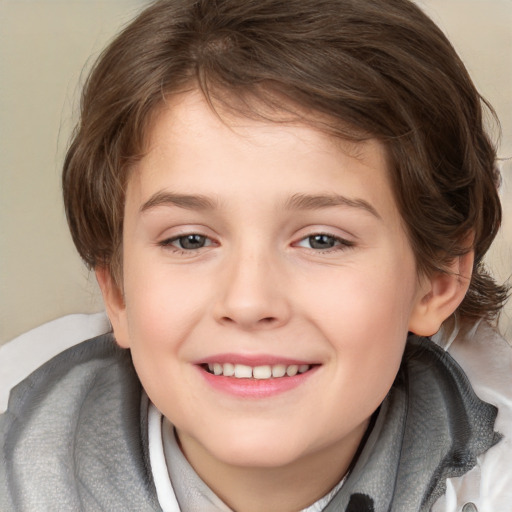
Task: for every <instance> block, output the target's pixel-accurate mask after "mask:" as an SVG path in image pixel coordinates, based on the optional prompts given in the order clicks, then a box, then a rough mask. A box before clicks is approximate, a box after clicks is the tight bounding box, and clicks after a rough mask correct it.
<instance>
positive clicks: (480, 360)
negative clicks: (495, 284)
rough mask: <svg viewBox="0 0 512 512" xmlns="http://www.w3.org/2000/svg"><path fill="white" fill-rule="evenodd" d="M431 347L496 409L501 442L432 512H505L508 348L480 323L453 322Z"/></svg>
mask: <svg viewBox="0 0 512 512" xmlns="http://www.w3.org/2000/svg"><path fill="white" fill-rule="evenodd" d="M435 341H436V342H437V343H439V344H440V345H441V346H442V347H443V348H445V349H446V350H447V351H448V353H449V354H450V355H451V356H452V357H453V358H454V359H455V360H456V361H457V363H458V364H459V365H460V366H461V367H462V369H463V370H464V372H465V373H466V375H467V377H468V378H469V381H470V382H471V385H472V387H473V389H474V391H475V393H476V394H477V395H478V396H479V398H481V399H482V400H484V401H485V402H487V403H490V404H492V405H494V406H495V407H497V409H498V414H497V417H496V422H495V429H496V431H497V432H499V433H500V434H501V435H502V439H501V441H500V442H499V443H498V444H496V445H495V446H493V447H492V448H490V449H489V450H488V451H487V452H486V453H484V454H482V455H480V456H479V457H478V464H477V465H476V467H475V468H473V469H472V470H471V471H470V472H469V473H467V474H466V475H464V476H462V477H460V478H452V479H449V480H448V482H447V491H446V496H445V498H444V499H443V500H440V502H439V503H438V504H436V508H434V511H435V512H438V511H439V512H441V511H442V512H452V511H458V510H460V507H461V506H462V505H463V504H465V503H468V502H471V503H474V504H475V506H476V507H477V510H478V512H495V511H496V510H507V507H510V503H512V474H511V473H510V461H511V460H512V347H511V346H510V345H509V344H508V343H507V341H506V340H505V339H504V338H503V337H502V336H501V335H500V334H499V333H498V332H497V331H496V330H495V329H494V328H493V327H492V326H490V325H489V324H488V323H486V322H484V321H480V322H477V323H475V324H473V325H457V324H456V322H452V323H451V324H448V326H447V327H445V328H444V329H443V330H442V331H441V332H440V333H439V334H438V335H437V336H436V337H435Z"/></svg>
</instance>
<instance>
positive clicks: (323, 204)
mask: <svg viewBox="0 0 512 512" xmlns="http://www.w3.org/2000/svg"><path fill="white" fill-rule="evenodd" d="M157 206H177V207H179V208H184V209H186V210H214V209H215V208H217V201H215V200H213V199H211V198H210V197H207V196H203V195H189V194H176V193H173V192H165V191H161V192H157V193H156V194H153V195H152V196H151V197H150V198H149V199H148V200H147V201H146V202H145V203H144V204H143V205H142V206H141V208H140V211H141V213H143V212H145V211H147V210H150V209H152V208H155V207H157ZM336 206H348V207H350V208H359V209H362V210H365V211H367V212H368V213H371V214H372V215H373V216H374V217H376V218H378V219H382V217H381V216H380V215H379V213H378V212H377V210H376V209H375V208H374V207H373V206H372V205H371V204H370V203H369V202H368V201H365V200H364V199H357V198H356V199H351V198H348V197H345V196H342V195H339V194H321V195H310V194H294V195H293V196H291V197H290V198H289V199H288V200H287V201H286V203H285V208H286V209H288V210H318V209H322V208H332V207H336Z"/></svg>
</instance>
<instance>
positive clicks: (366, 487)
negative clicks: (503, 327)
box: [325, 336, 500, 512]
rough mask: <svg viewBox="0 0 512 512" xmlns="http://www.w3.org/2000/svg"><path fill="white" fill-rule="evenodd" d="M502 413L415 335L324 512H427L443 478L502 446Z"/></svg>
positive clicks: (441, 353) (445, 356)
mask: <svg viewBox="0 0 512 512" xmlns="http://www.w3.org/2000/svg"><path fill="white" fill-rule="evenodd" d="M497 412H498V411H497V409H496V407H494V406H492V405H490V404H487V403H485V402H483V401H482V400H480V399H479V398H478V397H477V396H476V395H475V393H474V392H473V390H472V388H471V385H470V383H469V381H468V379H467V377H466V375H465V374H464V372H463V371H462V369H461V368H460V367H459V365H458V364H457V363H456V362H455V361H454V360H453V359H452V358H451V357H450V355H449V354H447V353H446V352H444V351H443V350H442V349H441V348H439V347H438V346H437V345H435V344H434V343H433V342H432V341H431V340H429V339H425V338H418V337H416V336H411V337H410V338H409V340H408V342H407V347H406V351H405V354H404V358H403V363H402V367H401V369H400V372H399V374H398V376H397V379H396V380H395V383H394V385H393V387H392V389H391V391H390V393H389V395H388V397H387V398H386V400H385V401H384V403H383V404H382V407H381V411H380V413H379V417H378V419H377V422H376V424H375V427H374V429H373V431H372V433H371V435H370V437H369V439H368V441H367V442H366V444H365V446H364V449H363V451H362V453H361V455H360V456H359V458H358V460H357V463H356V465H355V467H354V469H353V471H352V473H351V474H350V475H349V477H348V479H347V481H346V483H345V485H344V486H343V488H342V489H341V491H340V492H339V493H338V494H337V495H336V496H335V497H334V498H333V500H332V501H331V503H330V504H329V506H328V507H327V508H326V509H325V511H326V512H335V511H336V512H337V511H340V510H345V511H346V512H358V511H359V512H370V511H372V510H374V511H375V512H387V511H392V512H411V511H421V512H427V511H429V510H430V509H431V507H432V506H433V504H434V503H435V501H436V500H437V499H438V498H439V497H440V496H442V495H443V494H444V492H445V489H446V478H449V477H455V476H461V475H463V474H464V473H466V472H468V471H469V470H470V469H471V468H473V467H474V466H475V465H476V462H477V461H476V457H477V456H478V455H480V454H481V453H484V452H485V451H487V450H488V449H489V448H490V447H491V446H493V445H494V444H496V443H497V442H498V441H499V439H500V436H499V435H498V434H497V433H495V432H494V422H495V419H496V415H497ZM354 496H357V499H354ZM370 507H373V508H370Z"/></svg>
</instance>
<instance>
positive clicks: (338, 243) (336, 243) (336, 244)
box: [158, 233, 355, 255]
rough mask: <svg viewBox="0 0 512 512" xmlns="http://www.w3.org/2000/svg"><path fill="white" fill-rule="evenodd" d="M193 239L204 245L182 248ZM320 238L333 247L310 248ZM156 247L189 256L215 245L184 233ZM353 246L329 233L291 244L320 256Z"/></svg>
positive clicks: (314, 235)
mask: <svg viewBox="0 0 512 512" xmlns="http://www.w3.org/2000/svg"><path fill="white" fill-rule="evenodd" d="M194 237H195V238H198V239H200V243H201V242H206V244H205V245H201V247H189V248H186V247H183V243H186V241H187V240H188V241H190V240H191V239H192V238H194ZM321 237H324V238H327V239H329V240H330V241H331V242H332V243H333V245H332V246H331V247H327V248H318V247H317V248H315V247H311V243H312V242H313V240H314V239H315V238H316V239H319V238H321ZM305 241H308V242H309V244H310V247H305V246H304V245H302V243H303V242H305ZM317 241H318V240H317ZM175 242H177V243H178V244H180V246H177V245H174V243H175ZM158 245H159V246H160V247H164V248H167V249H170V250H172V251H173V252H176V253H178V254H187V255H190V254H192V253H195V252H197V251H199V250H200V249H204V248H205V247H211V246H213V245H216V243H215V242H214V241H213V240H212V239H211V238H209V237H208V236H206V235H201V234H200V233H186V234H182V235H178V236H175V237H172V238H167V239H165V240H162V241H161V242H159V243H158ZM354 245H355V244H354V242H352V241H350V240H346V239H344V238H341V237H339V236H336V235H332V234H330V233H313V234H311V235H308V236H305V237H303V238H301V239H300V240H299V241H298V242H295V243H294V244H293V246H294V247H304V248H305V249H309V250H310V251H313V252H315V253H321V254H326V253H330V252H338V251H343V250H346V249H349V248H351V247H353V246H354Z"/></svg>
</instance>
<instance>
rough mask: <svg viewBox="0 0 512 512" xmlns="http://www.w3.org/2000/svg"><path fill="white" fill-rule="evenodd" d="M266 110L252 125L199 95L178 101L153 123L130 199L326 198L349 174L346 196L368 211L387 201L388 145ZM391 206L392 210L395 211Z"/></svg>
mask: <svg viewBox="0 0 512 512" xmlns="http://www.w3.org/2000/svg"><path fill="white" fill-rule="evenodd" d="M258 108H259V107H258V105H255V110H257V109H258ZM264 108H265V106H262V110H260V111H258V112H256V115H255V116H251V117H247V116H243V115H241V114H240V113H238V112H237V111H235V110H233V109H230V108H222V107H219V106H218V105H215V108H212V107H211V105H210V104H209V103H208V102H207V101H206V99H205V98H204V96H203V95H202V94H201V93H200V92H198V91H191V92H187V93H182V94H176V95H172V96H171V97H170V98H168V99H167V101H166V102H165V104H163V105H162V106H161V107H160V109H159V110H158V111H157V112H155V115H154V116H153V118H152V122H151V123H150V125H149V130H148V133H147V139H146V151H145V154H144V156H143V158H142V159H141V160H140V161H139V162H138V164H137V165H136V166H135V168H134V171H135V172H133V173H132V175H131V178H130V181H129V186H128V189H129V192H130V189H132V191H133V189H134V186H135V185H136V187H135V188H137V189H138V193H139V195H140V197H139V200H140V201H143V200H147V198H148V196H149V195H151V194H155V192H156V191H158V190H159V189H160V190H165V189H168V188H177V189H178V190H177V192H179V193H191V192H198V191H201V190H205V191H207V192H208V193H211V192H212V191H215V190H219V192H220V191H222V192H223V193H224V194H225V195H227V196H231V197H235V196H237V195H241V194H242V193H243V191H244V189H246V188H247V187H249V188H251V187H252V191H253V194H257V193H258V190H260V188H261V190H260V192H261V193H262V194H264V196H265V197H266V196H268V194H269V192H268V191H269V189H274V190H275V191H276V193H279V192H282V193H283V194H288V195H289V196H290V195H293V194H297V193H298V194H310V193H318V194H325V193H329V192H331V188H332V186H333V180H334V181H336V180H338V179H339V178H340V177H341V175H342V174H343V183H342V184H341V186H342V188H345V187H346V188H348V189H349V190H351V191H352V193H354V194H356V195H359V196H361V197H363V196H364V198H365V200H366V201H367V202H368V203H372V202H376V203H378V202H381V203H382V198H383V197H384V198H387V199H389V196H390V194H387V195H386V194H383V192H384V191H388V192H389V190H390V183H389V180H388V164H387V153H386V150H385V147H384V146H383V144H381V143H379V142H378V141H377V140H375V139H368V140H365V141H360V142H354V141H349V140H346V139H341V138H339V137H335V136H333V135H332V134H330V133H327V131H326V130H321V129H319V128H317V125H318V124H323V123H324V119H320V118H319V119H316V118H314V119H312V118H311V117H307V118H306V120H305V121H303V122H298V121H297V117H296V116H294V118H293V119H291V116H290V114H289V112H290V110H288V109H287V110H285V111H283V113H282V116H281V118H279V116H280V115H281V114H280V113H279V112H273V113H272V119H271V120H269V119H268V117H269V115H267V112H265V111H264ZM303 119H304V118H303ZM310 120H311V122H309V121H310ZM320 168H321V171H322V172H319V171H320ZM258 183H259V185H258ZM369 185H371V186H369ZM219 187H221V188H219ZM264 189H265V190H264ZM247 192H249V193H250V192H251V190H247ZM339 192H344V190H339ZM129 195H132V194H129ZM391 195H392V194H391ZM379 196H380V197H379ZM282 199H283V202H285V201H286V199H287V198H282ZM388 202H389V201H388ZM391 203H393V204H391V205H387V207H388V209H389V208H394V202H393V201H391ZM381 207H382V205H381Z"/></svg>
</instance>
